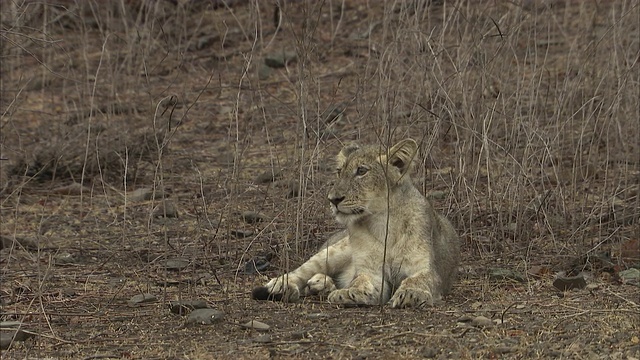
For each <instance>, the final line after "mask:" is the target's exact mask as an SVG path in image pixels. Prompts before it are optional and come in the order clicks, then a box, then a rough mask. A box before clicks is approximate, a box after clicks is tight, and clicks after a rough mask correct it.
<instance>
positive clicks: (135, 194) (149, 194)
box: [127, 188, 164, 202]
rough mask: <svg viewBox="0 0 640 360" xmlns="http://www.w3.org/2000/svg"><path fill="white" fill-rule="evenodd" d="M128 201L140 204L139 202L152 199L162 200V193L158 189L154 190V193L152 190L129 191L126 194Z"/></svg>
mask: <svg viewBox="0 0 640 360" xmlns="http://www.w3.org/2000/svg"><path fill="white" fill-rule="evenodd" d="M127 196H128V198H129V200H130V201H133V202H140V201H148V200H153V199H162V198H164V192H162V190H160V189H156V191H155V193H154V191H153V189H152V188H140V189H136V190H134V191H131V192H130V193H129V194H127Z"/></svg>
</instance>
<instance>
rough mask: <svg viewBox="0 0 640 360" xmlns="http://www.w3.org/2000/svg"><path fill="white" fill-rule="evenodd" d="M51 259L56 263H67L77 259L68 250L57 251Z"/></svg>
mask: <svg viewBox="0 0 640 360" xmlns="http://www.w3.org/2000/svg"><path fill="white" fill-rule="evenodd" d="M53 260H54V262H55V264H56V265H69V264H73V263H75V262H76V261H77V260H76V258H75V257H74V256H73V255H72V254H70V253H68V252H61V253H59V254H58V255H56V256H55V257H54V258H53Z"/></svg>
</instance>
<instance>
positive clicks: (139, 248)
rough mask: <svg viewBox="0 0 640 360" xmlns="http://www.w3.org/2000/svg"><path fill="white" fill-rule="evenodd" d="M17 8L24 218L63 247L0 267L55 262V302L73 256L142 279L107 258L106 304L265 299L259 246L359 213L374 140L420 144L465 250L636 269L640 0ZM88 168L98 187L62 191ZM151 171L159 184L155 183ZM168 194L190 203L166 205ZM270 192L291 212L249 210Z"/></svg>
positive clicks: (16, 222) (8, 214) (506, 258)
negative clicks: (133, 298) (360, 151)
mask: <svg viewBox="0 0 640 360" xmlns="http://www.w3.org/2000/svg"><path fill="white" fill-rule="evenodd" d="M5 4H9V5H5ZM275 5H277V7H276V6H275ZM5 6H7V7H5ZM2 7H3V9H2V11H0V21H1V22H2V28H1V30H0V40H1V43H0V75H1V76H0V114H1V118H0V158H3V159H6V160H0V215H1V216H2V220H1V221H2V228H0V236H6V235H11V237H16V238H19V237H24V236H33V237H36V238H37V239H38V240H39V241H40V242H36V245H35V248H36V249H37V250H38V252H37V255H38V259H41V262H42V263H47V264H48V265H47V267H43V266H42V265H40V262H38V261H39V260H38V259H36V260H35V262H34V264H31V263H29V265H28V266H27V265H23V264H20V263H19V261H18V260H14V259H15V258H13V257H8V259H9V260H7V261H6V262H4V263H3V265H2V269H1V270H0V273H2V276H3V277H4V278H6V279H7V283H8V284H12V285H15V284H16V283H18V282H20V281H21V280H20V277H21V276H22V275H25V274H27V275H33V278H35V279H36V280H34V282H33V284H32V288H33V289H34V292H33V294H37V295H33V296H34V298H36V297H37V298H38V299H39V300H40V302H41V303H42V304H44V303H46V300H47V299H46V298H45V295H42V294H47V291H49V290H51V289H54V288H56V287H58V288H60V287H63V286H65V284H60V283H58V282H56V281H58V280H60V279H53V280H50V278H49V277H48V272H49V271H64V270H65V269H66V268H62V269H63V270H59V269H60V268H56V267H55V266H54V263H53V262H52V260H51V258H52V257H54V256H55V255H56V254H57V253H58V252H64V251H70V252H75V253H76V254H82V256H84V258H88V259H92V258H95V259H97V260H95V261H94V260H87V261H88V262H89V264H88V265H90V266H87V267H86V268H83V269H89V268H90V269H94V270H95V269H99V271H103V272H104V273H100V274H101V275H100V276H102V277H116V276H122V277H125V278H126V279H128V280H129V281H131V282H132V283H133V285H131V284H127V285H126V286H125V285H122V288H119V289H116V290H114V289H112V288H107V287H106V286H104V284H103V283H101V282H100V281H102V279H101V278H99V279H97V280H96V279H95V277H92V276H93V272H92V271H94V270H86V271H87V272H91V274H90V275H87V276H86V279H89V280H86V283H85V285H84V286H85V291H86V294H88V295H87V296H94V297H95V299H94V300H95V303H98V304H111V302H112V301H113V298H116V297H117V296H124V295H121V292H122V293H126V294H127V295H130V294H132V293H139V292H144V291H149V289H158V288H161V289H162V292H163V295H164V298H163V299H164V300H166V299H173V298H176V297H182V296H185V297H188V296H191V295H194V294H200V295H202V294H203V293H204V294H206V296H211V297H216V300H220V299H221V301H223V300H229V299H237V298H239V297H241V296H242V297H246V295H247V294H246V291H245V290H246V288H247V283H249V282H252V281H253V282H262V279H260V278H259V277H258V276H253V275H251V277H250V278H249V277H248V276H246V277H243V276H242V273H243V268H244V265H245V263H246V262H247V261H248V260H250V259H251V258H254V257H255V256H257V255H265V254H266V255H267V256H268V257H270V259H272V260H271V261H272V264H273V266H272V268H271V269H272V270H274V273H275V272H276V270H275V269H277V272H278V273H279V272H282V271H285V270H287V269H291V268H292V267H294V266H297V265H298V264H299V263H300V262H301V261H302V260H303V259H305V258H306V257H308V255H309V254H310V253H311V251H313V249H315V248H316V247H317V245H318V244H319V243H321V242H322V241H323V240H324V239H326V236H327V234H328V233H330V232H331V231H332V230H335V229H336V228H337V225H335V224H334V223H333V221H332V220H331V219H330V216H329V214H328V211H327V207H328V206H327V201H326V193H327V188H328V187H329V186H330V184H331V179H332V170H333V165H332V161H333V160H332V159H333V155H334V154H335V153H336V152H337V151H338V150H339V149H340V147H341V146H342V145H343V144H344V143H346V142H350V141H359V142H362V143H371V142H373V143H379V144H380V145H381V147H385V146H388V145H389V144H391V143H394V142H395V141H397V140H399V139H401V138H404V137H413V138H415V139H416V140H418V141H419V142H420V144H421V159H422V160H421V164H420V166H418V174H417V176H415V177H414V179H415V180H416V182H417V183H418V184H419V185H420V186H421V187H422V189H423V190H424V192H425V193H426V194H427V195H428V196H430V197H431V198H432V199H433V201H434V203H435V204H436V207H437V208H438V209H439V210H442V211H443V212H445V213H446V214H447V215H448V217H449V218H450V219H452V221H453V222H454V225H455V227H456V228H457V229H458V231H459V233H460V234H461V237H462V238H463V240H464V243H465V246H464V250H465V251H464V254H465V258H464V260H463V263H464V265H469V266H475V267H478V268H483V267H485V266H486V265H487V264H491V265H495V264H497V265H496V266H507V265H505V263H506V264H508V266H513V267H525V268H526V267H530V266H532V265H541V264H542V265H545V266H546V265H549V266H550V267H553V268H554V270H561V269H566V268H567V265H566V262H567V261H569V260H573V259H576V258H578V259H582V258H584V257H586V258H587V260H586V261H581V262H580V264H579V266H588V264H589V262H590V261H591V260H590V259H593V258H596V257H598V256H599V254H601V253H603V252H608V253H611V254H612V255H611V254H608V255H607V256H608V257H609V258H611V259H613V261H615V262H617V263H618V264H619V263H621V262H622V260H621V257H619V256H618V254H616V252H617V251H619V249H620V246H621V244H625V243H627V242H628V241H629V240H633V239H639V238H640V230H638V229H640V227H639V226H638V222H639V218H640V210H639V209H640V196H639V192H640V189H639V186H640V155H638V154H640V125H639V123H638V119H640V108H639V107H638V98H639V97H640V75H639V74H640V72H639V71H638V59H639V58H638V56H639V55H638V54H639V53H638V51H639V50H638V49H639V48H640V39H639V38H638V35H637V34H638V33H639V32H640V29H639V25H638V24H639V23H640V15H639V14H640V10H639V9H640V8H639V6H638V2H637V1H630V0H621V1H617V2H612V1H598V2H587V1H584V2H582V1H574V0H562V1H540V2H537V1H522V2H519V1H501V0H497V1H486V2H482V3H481V4H479V3H477V2H475V1H461V0H460V1H456V0H450V1H396V2H382V1H380V2H377V1H366V0H351V1H338V0H328V1H311V0H304V1H302V0H301V1H293V0H291V1H284V0H278V1H275V2H264V1H258V0H255V1H226V2H225V1H206V0H202V1H198V0H192V1H181V0H179V1H164V0H139V1H124V0H121V1H110V2H103V1H97V0H91V1H72V0H65V1H62V0H60V1H55V2H54V1H38V2H36V1H10V2H4V1H2ZM268 57H275V58H278V57H285V58H286V60H285V61H284V62H283V63H282V64H280V65H278V66H277V67H276V66H271V67H269V66H266V65H265V64H266V62H265V58H268ZM271 173H273V177H275V178H276V181H274V182H269V183H268V184H260V183H259V181H257V179H258V177H259V176H261V174H262V176H266V177H270V176H269V174H271ZM264 174H267V175H264ZM70 182H75V183H82V184H84V185H85V186H86V187H87V189H88V190H82V191H86V193H85V192H83V193H82V195H81V196H80V198H79V199H76V198H74V197H62V196H60V194H59V193H55V191H53V192H52V191H51V190H52V189H54V190H55V189H56V188H58V187H59V186H62V185H66V184H68V183H70ZM146 187H150V188H152V189H153V191H154V195H157V196H156V197H155V198H153V197H152V198H145V199H144V201H139V200H134V199H131V196H130V194H131V191H132V190H135V189H138V188H146ZM83 189H85V188H83ZM160 197H169V200H171V201H172V202H173V203H175V204H177V206H178V209H179V213H180V217H179V219H163V218H162V216H158V214H159V213H158V211H157V210H154V209H156V206H158V205H159V204H160V201H159V198H160ZM39 205H42V207H38V206H39ZM247 210H252V211H259V212H262V213H265V214H267V220H266V221H263V222H262V223H259V224H246V223H243V222H242V220H241V217H240V214H241V213H242V212H244V211H247ZM160 214H161V215H163V214H162V210H160ZM159 218H160V219H159ZM239 230H243V231H249V230H250V231H251V233H250V234H249V233H248V232H247V233H246V234H249V235H248V236H246V237H240V236H239V235H238V234H239ZM6 247H10V248H11V251H12V252H11V254H12V256H13V254H14V253H20V251H21V250H24V249H23V248H20V246H19V245H16V244H13V245H12V246H6ZM24 248H28V247H27V246H24ZM3 251H6V250H3ZM272 255H276V256H275V257H272ZM609 255H611V256H609ZM173 257H181V258H187V259H189V261H190V267H189V268H188V270H185V271H184V272H182V273H180V274H179V275H185V274H186V273H188V275H189V276H193V277H194V278H198V279H199V280H200V279H201V276H203V277H204V275H202V273H203V272H204V273H207V276H209V277H208V279H209V280H210V282H209V283H207V287H206V289H204V290H203V288H204V287H203V286H199V285H200V284H201V283H200V282H197V281H191V282H187V283H186V284H185V283H183V282H179V285H176V286H175V287H170V286H167V285H166V281H167V280H166V279H168V278H171V279H173V278H174V277H178V275H175V274H173V273H170V272H168V271H167V270H166V269H164V268H162V266H161V265H160V264H162V261H164V260H166V259H170V258H173ZM45 258H46V259H45ZM42 259H44V260H42ZM32 260H33V259H32ZM30 261H31V260H30ZM91 261H93V262H91ZM32 265H33V266H32ZM622 265H625V264H622ZM626 265H628V264H626ZM51 269H53V270H51ZM96 271H98V270H96ZM84 275H85V274H83V275H78V276H79V277H82V276H84ZM270 275H271V274H270ZM73 276H76V275H73ZM185 276H187V275H185ZM70 277H71V276H70ZM212 278H213V279H215V281H214V280H211V279H212ZM45 279H47V281H45ZM60 281H62V280H60ZM83 281H84V280H83ZM163 281H165V283H162V282H163ZM20 286H22V284H20ZM171 286H173V284H172V285H171ZM12 289H13V288H10V286H9V285H7V286H6V287H4V288H2V291H5V290H6V292H11V291H13V290H12ZM212 289H213V290H212ZM35 290H37V291H35ZM478 291H479V292H482V294H481V295H482V296H484V295H485V293H484V292H485V291H486V290H485V289H484V288H483V289H482V290H478ZM104 293H106V294H108V296H107V297H105V296H106V295H101V294H104ZM473 295H474V296H475V295H478V294H476V293H474V294H473ZM16 296H18V295H16ZM20 296H21V295H20ZM478 296H480V295H478ZM18 303H19V304H24V303H25V302H18ZM239 303H240V304H243V303H242V302H239ZM29 306H32V305H29ZM32 307H33V306H32ZM32 307H28V308H27V309H26V310H25V309H20V311H22V310H25V313H27V312H29V311H31V310H33V309H35V307H33V308H32ZM42 309H47V310H48V308H46V306H45V305H42V306H40V307H39V308H38V309H37V310H33V311H35V312H39V311H42V312H43V313H44V312H46V311H47V310H42ZM27 310H28V311H27ZM16 312H18V311H16ZM48 326H49V325H48Z"/></svg>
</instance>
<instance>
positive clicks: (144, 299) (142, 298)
mask: <svg viewBox="0 0 640 360" xmlns="http://www.w3.org/2000/svg"><path fill="white" fill-rule="evenodd" d="M157 300H158V298H157V297H156V296H155V295H153V294H138V295H134V296H132V297H131V299H129V306H131V307H134V306H137V305H139V304H145V303H150V302H155V301H157Z"/></svg>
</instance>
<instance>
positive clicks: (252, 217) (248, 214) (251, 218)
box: [240, 211, 268, 224]
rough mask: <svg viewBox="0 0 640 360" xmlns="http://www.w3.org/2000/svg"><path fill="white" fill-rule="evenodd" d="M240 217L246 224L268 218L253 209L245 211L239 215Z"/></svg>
mask: <svg viewBox="0 0 640 360" xmlns="http://www.w3.org/2000/svg"><path fill="white" fill-rule="evenodd" d="M240 217H241V218H242V220H244V222H246V223H247V224H255V223H259V222H263V221H266V220H267V219H268V218H267V216H266V215H264V214H262V213H259V212H255V211H245V212H243V213H242V214H241V215H240Z"/></svg>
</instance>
